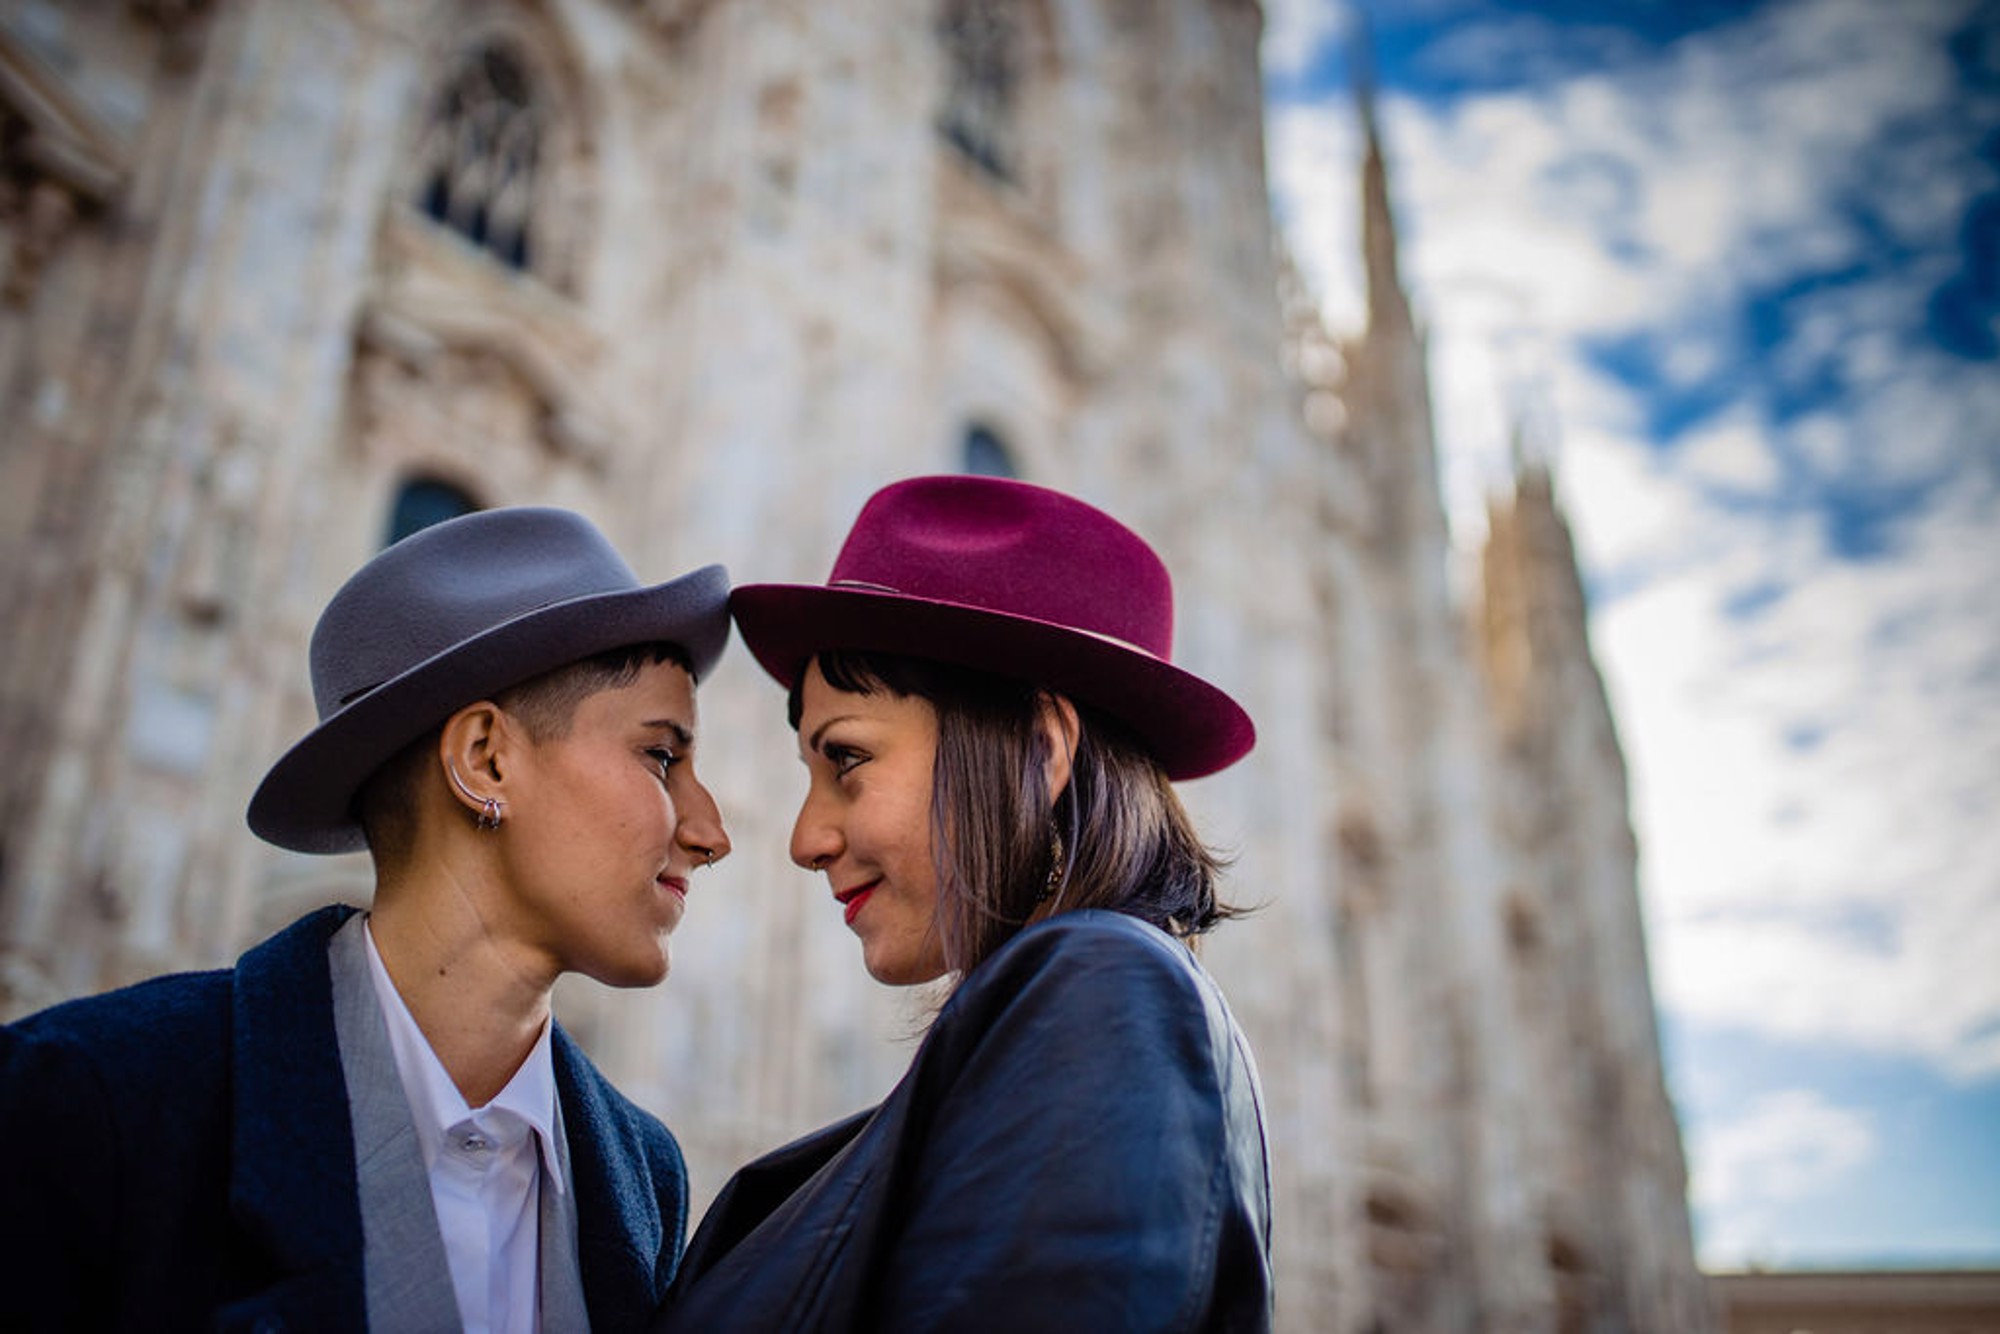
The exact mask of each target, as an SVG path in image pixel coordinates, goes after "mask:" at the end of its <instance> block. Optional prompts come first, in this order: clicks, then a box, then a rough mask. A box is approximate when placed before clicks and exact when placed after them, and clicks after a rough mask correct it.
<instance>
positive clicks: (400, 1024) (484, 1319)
mask: <svg viewBox="0 0 2000 1334" xmlns="http://www.w3.org/2000/svg"><path fill="white" fill-rule="evenodd" d="M363 936H364V938H365V939H366V940H367V942H368V973H369V977H370V978H371V979H372V980H373V981H374V983H375V998H376V1000H377V1002H378V1003H379V1004H380V1005H381V1007H382V1017H383V1019H384V1020H386V1021H387V1022H388V1027H389V1046H390V1049H391V1050H392V1051H393V1052H394V1054H395V1057H396V1073H397V1074H398V1075H399V1076H400V1077H401V1078H402V1081H403V1093H404V1096H406V1097H407V1098H408V1099H409V1100H410V1115H411V1119H412V1120H414V1121H415V1122H416V1127H417V1142H418V1144H419V1145H421V1146H422V1148H423V1154H424V1167H425V1169H426V1171H427V1172H428V1173H429V1175H430V1186H431V1201H432V1203H433V1204H435V1205H436V1207H437V1219H438V1229H439V1231H440V1232H442V1233H443V1234H444V1253H445V1259H446V1260H447V1261H448V1262H449V1263H450V1265H451V1285H452V1289H453V1291H454V1292H455V1293H456V1294H457V1296H458V1312H459V1315H460V1317H461V1318H462V1319H463V1320H464V1322H465V1330H466V1334H538V1331H539V1330H540V1329H541V1311H540V1307H541V1292H540V1286H541V1285H540V1279H541V1236H540V1233H541V1197H540V1195H539V1193H538V1191H539V1187H540V1184H541V1183H542V1182H548V1183H550V1184H552V1185H553V1186H554V1187H555V1189H556V1190H558V1191H564V1192H566V1191H567V1190H568V1183H566V1182H565V1181H564V1180H563V1174H562V1166H561V1160H560V1159H559V1158H558V1157H557V1155H556V1148H555V1121H556V1075H555V1062H554V1059H553V1057H552V1056H551V1055H550V1049H549V1025H548V1024H547V1023H546V1022H545V1023H543V1025H542V1035H541V1037H540V1038H538V1039H536V1041H535V1046H534V1049H533V1050H532V1051H530V1052H529V1053H528V1059H527V1060H525V1061H523V1062H522V1063H521V1068H520V1069H519V1070H517V1071H515V1072H514V1077H513V1078H512V1079H511V1080H509V1081H508V1083H507V1087H506V1088H504V1089H501V1090H500V1092H499V1094H498V1095H497V1096H496V1097H495V1098H494V1099H493V1101H491V1102H489V1103H487V1104H486V1105H485V1106H484V1107H481V1108H478V1109H476V1110H475V1109H473V1108H471V1107H468V1106H467V1105H466V1101H465V1097H464V1095H463V1094H461V1093H460V1092H459V1091H458V1086H457V1085H456V1084H454V1083H452V1080H451V1076H450V1075H449V1074H447V1073H446V1072H445V1068H444V1065H443V1063H442V1062H440V1061H439V1060H438V1058H437V1053H436V1052H434V1051H432V1050H431V1044H430V1042H429V1040H428V1039H426V1038H425V1037H424V1034H423V1030H422V1029H420V1028H418V1027H417V1021H416V1020H415V1019H413V1018H411V1016H410V1009H409V1006H407V1005H405V1004H404V1003H403V998H402V995H401V994H400V993H398V992H397V990H396V984H395V983H394V982H391V981H390V980H389V970H388V969H387V968H385V967H383V966H382V956H381V954H379V953H378V952H377V951H376V949H375V936H374V932H373V928H372V925H371V927H370V929H369V930H368V931H366V932H364V933H363Z"/></svg>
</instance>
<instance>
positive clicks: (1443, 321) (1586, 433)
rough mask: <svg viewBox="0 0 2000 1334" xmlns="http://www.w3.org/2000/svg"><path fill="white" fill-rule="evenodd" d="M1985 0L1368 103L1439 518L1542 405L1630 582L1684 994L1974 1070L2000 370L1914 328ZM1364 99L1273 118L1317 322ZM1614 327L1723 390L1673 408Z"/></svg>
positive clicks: (1669, 914)
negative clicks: (1379, 110) (1682, 424)
mask: <svg viewBox="0 0 2000 1334" xmlns="http://www.w3.org/2000/svg"><path fill="white" fill-rule="evenodd" d="M1969 12H1970V11H1969V8H1968V7H1967V6H1966V5H1964V4H1945V3H1939V4H1929V5H1922V6H1901V5H1898V6H1884V5H1879V4H1872V3H1868V0H1795V2H1794V3H1780V4H1773V5H1769V6H1766V7H1765V8H1764V9H1763V10H1761V11H1760V12H1759V13H1758V14H1757V15H1756V16H1753V17H1751V18H1749V19H1746V20H1744V21H1742V22H1739V23H1737V24H1734V25H1730V26H1727V27H1724V28H1720V29H1716V30H1712V31H1710V32H1707V33H1704V34H1698V35H1696V36H1694V37H1690V38H1688V39H1685V40H1683V41H1681V42H1678V43H1676V44H1674V45H1673V46H1671V47H1669V48H1666V49H1665V50H1664V51H1663V52H1662V53H1661V54H1660V55H1659V56H1658V57H1657V58H1656V59H1655V60H1653V62H1652V63H1650V64H1643V63H1627V64H1626V65H1624V66H1622V67H1621V68H1619V69H1618V70H1617V71H1616V75H1615V77H1613V76H1611V75H1606V74H1598V73H1586V74H1581V75H1577V76H1575V77H1570V78H1568V79H1566V80H1557V81H1554V82H1550V83H1547V84H1545V85H1543V86H1541V87H1539V88H1537V90H1536V91H1534V92H1533V93H1522V92H1502V93H1494V94H1490V95H1482V96H1477V97H1469V98H1464V99H1461V100H1460V101H1458V102H1457V103H1456V104H1455V105H1453V106H1452V107H1450V108H1449V109H1447V110H1444V111H1439V110H1437V109H1435V108H1433V107H1428V106H1426V105H1424V104H1420V103H1416V102H1412V101H1408V100H1401V99H1390V100H1389V101H1388V103H1387V105H1386V106H1385V108H1384V125H1385V133H1386V135H1387V138H1388V144H1387V147H1388V150H1389V153H1390V156H1391V171H1392V176H1393V180H1394V184H1395V189H1396V191H1397V203H1398V205H1399V207H1400V210H1401V220H1402V223H1403V231H1404V234H1405V238H1406V244H1405V249H1404V254H1405V263H1406V268H1407V270H1408V272H1407V277H1408V280H1409V282H1410V283H1411V285H1412V287H1413V288H1414V289H1415V296H1416V300H1417V303H1418V306H1419V309H1420V311H1422V312H1423V313H1424V315H1425V316H1426V317H1427V318H1428V320H1429V323H1430V328H1431V349H1432V355H1433V373H1434V381H1435V396H1436V400H1437V418H1438V423H1439V430H1440V440H1441V446H1442V448H1443V452H1444V458H1443V466H1444V476H1445V485H1446V489H1447V508H1448V510H1449V512H1450V514H1451V516H1452V520H1453V523H1454V526H1455V528H1456V529H1457V531H1458V532H1459V534H1460V536H1461V539H1462V540H1467V541H1471V540H1476V539H1477V537H1478V535H1479V533H1480V528H1481V521H1482V517H1483V502H1484V495H1485V492H1486V490H1487V489H1488V488H1489V487H1490V485H1491V484H1492V482H1493V480H1494V478H1495V477H1496V476H1498V475H1499V474H1500V473H1501V472H1502V470H1503V469H1504V467H1505V459H1506V456H1507V444H1508V437H1509V434H1510V429H1511V422H1510V414H1511V415H1513V416H1522V415H1525V416H1527V417H1529V418H1530V419H1531V420H1534V421H1535V422H1537V423H1538V424H1539V425H1540V426H1542V427H1543V428H1544V429H1550V428H1551V427H1552V430H1553V434H1554V435H1555V437H1556V441H1557V447H1558V470H1559V482H1560V485H1561V489H1562V492H1563V495H1564V497H1565V500H1566V502H1567V504H1568V506H1569V509H1570V512H1571V515H1572V519H1573V522H1574V524H1575V526H1576V529H1577V536H1578V543H1579V548H1580V550H1581V552H1582V553H1583V557H1584V560H1585V564H1586V566H1587V568H1588V569H1589V571H1590V573H1591V575H1592V577H1593V579H1594V581H1595V583H1596V585H1597V586H1598V587H1599V588H1600V589H1602V590H1608V591H1609V593H1610V594H1611V596H1609V597H1608V598H1606V599H1604V600H1602V601H1601V602H1600V605H1599V610H1598V615H1597V623H1596V625H1595V626H1594V633H1595V642H1596V644H1597V646H1598V650H1599V652H1600V655H1601V657H1602V659H1603V663H1604V667H1605V671H1606V676H1607V680H1608V683H1609V685H1610V687H1611V689H1612V692H1613V696H1614V705H1615V707H1616V708H1617V710H1618V715H1619V719H1620V726H1621V733H1622V736H1623V739H1624V741H1625V744H1626V749H1627V751H1628V756H1629V759H1630V761H1631V769H1632V773H1633V783H1634V813H1635V823H1636V825H1637V827H1638V830H1639V833H1640V838H1641V848H1642V857H1643V867H1642V874H1643V876H1644V878H1645V885H1646V889H1647V893H1648V913H1649V923H1650V931H1651V940H1652V948H1653V954H1654V960H1655V970H1654V971H1655V979H1656V982H1657V984H1658V986H1659V988H1660V991H1661V993H1662V996H1663V997H1664V1000H1665V1003H1666V1004H1667V1005H1668V1006H1669V1007H1671V1008H1672V1009H1674V1010H1676V1011H1678V1012H1680V1013H1682V1014H1684V1015H1689V1016H1693V1017H1698V1018H1701V1019H1704V1020H1709V1021H1713V1022H1716V1023H1721V1024H1728V1025H1737V1026H1741V1027H1744V1028H1748V1029H1752V1030H1756V1031H1759V1032H1762V1033H1765V1034H1771V1035H1777V1036H1782V1037H1787V1038H1810V1039H1816V1040H1824V1041H1834V1042H1844V1043H1851V1044H1858V1045H1861V1046H1865V1047H1868V1048H1871V1049H1876V1050H1882V1051H1908V1052H1913V1053H1915V1054H1918V1055H1920V1056H1922V1057H1924V1058H1926V1059H1928V1060H1929V1061H1931V1062H1933V1063H1934V1064H1935V1065H1936V1066H1937V1067H1939V1068H1940V1069H1943V1070H1946V1071H1948V1072H1951V1073H1954V1074H1957V1075H1961V1076H1973V1075H1981V1074H1990V1073H1992V1072H1995V1071H2000V969H1996V968H1995V967H1993V965H1992V963H1991V960H1993V959H1995V958H2000V475H1996V474H2000V452H1996V451H1995V449H1994V446H1993V425H1992V423H1994V422H1996V421H2000V377H1995V376H1993V375H1992V374H1991V367H1990V366H1988V365H1974V364H1970V363H1965V362H1960V361H1957V360H1955V359H1953V358H1952V357H1951V356H1950V355H1949V354H1947V353H1944V352H1942V351H1941V350H1937V349H1935V348H1928V347H1926V346H1925V345H1923V344H1922V343H1921V341H1920V340H1919V339H1917V338H1915V337H1914V336H1913V335H1914V334H1915V331H1917V330H1918V329H1919V328H1920V327H1921V320H1922V317H1923V302H1924V300H1925V298H1926V296H1927V294H1928V292H1929V290H1930V289H1931V287H1932V286H1933V285H1935V284H1936V283H1937V282H1938V281H1941V280H1942V278H1943V277H1945V276H1946V275H1947V274H1948V273H1949V272H1950V271H1951V266H1953V265H1955V264H1956V263H1957V262H1958V260H1957V256H1956V251H1955V246H1956V232H1957V227H1958V220H1959V218H1960V217H1961V216H1962V214H1963V210H1964V208H1965V206H1966V205H1967V203H1968V201H1969V198H1970V193H1971V191H1972V190H1973V189H1975V188H1981V187H1982V184H1983V187H1984V188H1991V182H1990V180H1985V179H1984V178H1982V177H1980V175H1979V173H1978V171H1977V170H1974V169H1972V168H1971V167H1970V162H1971V157H1970V153H1971V147H1972V144H1973V142H1974V137H1975V135H1976V132H1977V131H1976V128H1975V127H1973V126H1972V125H1971V124H1970V123H1969V121H1968V120H1967V118H1965V117H1964V116H1963V115H1962V114H1961V112H1962V108H1960V107H1959V106H1957V105H1956V104H1955V103H1954V102H1952V100H1951V99H1952V98H1954V97H1955V96H1956V93H1955V91H1954V81H1953V76H1952V74H1951V71H1950V69H1949V68H1948V66H1947V64H1946V63H1945V62H1946V57H1945V54H1944V46H1945V44H1944V35H1945V34H1946V33H1947V32H1948V31H1949V30H1950V28H1951V27H1952V25H1953V24H1954V23H1957V22H1960V21H1962V19H1963V17H1964V16H1965V15H1966V14H1967V13H1969ZM1530 36H1532V34H1530ZM1510 40H1512V39H1510ZM1502 45H1504V43H1503V42H1501V41H1500V40H1499V39H1498V38H1494V39H1493V40H1492V41H1490V42H1489V43H1488V49H1489V50H1490V49H1499V48H1500V47H1501V46H1502ZM1476 46H1477V43H1475V42H1473V41H1471V40H1470V39H1468V41H1467V42H1466V43H1465V44H1464V45H1463V46H1462V47H1461V48H1460V52H1459V56H1458V57H1457V58H1460V59H1467V60H1469V59H1472V58H1473V55H1474V54H1476V51H1475V47H1476ZM1348 121H1349V113H1348V112H1347V111H1346V109H1345V108H1344V107H1341V106H1338V105H1335V106H1331V107H1312V108H1307V107H1299V108H1293V109H1291V110H1288V111H1284V112H1281V113H1280V114H1279V115H1278V116H1277V117H1276V118H1274V121H1273V134H1272V140H1271V145H1272V168H1273V170H1272V178H1273V181H1274V184H1275V186H1276V188H1277V189H1278V191H1279V192H1280V195H1281V197H1282V198H1283V199H1284V200H1285V201H1286V211H1285V215H1284V216H1285V217H1286V219H1287V222H1288V232H1289V235H1290V237H1291V240H1292V244H1293V245H1294V247H1295V248H1296V249H1297V250H1298V251H1299V253H1300V256H1301V262H1302V267H1303V268H1304V269H1305V270H1306V272H1307V274H1308V275H1309V277H1311V278H1312V279H1313V280H1315V281H1316V282H1319V283H1320V284H1321V286H1322V290H1328V291H1332V292H1335V293H1336V294H1337V296H1336V298H1335V300H1333V301H1332V302H1330V303H1329V322H1330V323H1332V324H1334V326H1335V327H1336V328H1341V327H1347V328H1352V327H1356V326H1358V324H1359V323H1360V319H1359V304H1360V303H1359V282H1358V280H1357V278H1356V277H1355V275H1354V271H1353V267H1352V265H1353V261H1352V260H1351V259H1350V258H1349V257H1350V256H1352V255H1353V254H1354V253H1355V251H1356V250H1357V249H1358V247H1357V246H1356V244H1355V237H1354V228H1353V225H1352V222H1351V217H1352V213H1353V210H1354V204H1353V202H1352V198H1353V197H1352V193H1351V190H1352V187H1351V184H1346V183H1351V182H1352V180H1353V179H1354V176H1355V171H1354V164H1355V159H1356V157H1357V156H1358V153H1357V145H1356V141H1355V137H1354V134H1353V132H1352V129H1351V126H1350V125H1349V123H1348ZM1891 127H1893V129H1892V128H1891ZM1336 185H1340V186H1343V187H1344V188H1336ZM1857 204H1862V205H1865V208H1864V209H1863V212H1865V214H1866V218H1867V224H1866V225H1863V224H1862V223H1861V222H1859V221H1857V217H1858V215H1857V212H1856V207H1857ZM1884 233H1886V234H1887V236H1888V237H1889V239H1891V240H1893V241H1894V242H1895V243H1896V244H1897V245H1898V246H1899V247H1901V248H1903V249H1904V250H1905V251H1906V252H1907V253H1910V254H1912V255H1914V256H1916V258H1915V259H1913V260H1911V261H1909V262H1908V263H1907V264H1905V265H1904V266H1903V267H1902V268H1901V269H1893V268H1892V269H1887V270H1883V271H1881V272H1875V273H1869V272H1866V271H1863V270H1854V271H1853V272H1849V273H1846V274H1844V275H1843V280H1842V281H1841V282H1839V283H1834V284H1827V285H1824V286H1820V287H1817V288H1811V287H1808V288H1807V289H1805V290H1804V291H1803V292H1802V293H1799V294H1797V295H1795V296H1793V297H1792V298H1791V299H1789V300H1788V301H1787V303H1786V304H1785V305H1784V307H1783V310H1782V316H1783V318H1782V319H1781V320H1779V321H1778V322H1777V323H1776V324H1775V325H1773V326H1772V336H1773V337H1774V338H1775V340H1776V341H1775V344H1774V345H1772V346H1761V345H1759V344H1758V343H1757V342H1756V341H1755V340H1752V339H1750V338H1749V337H1748V336H1747V334H1746V332H1745V329H1744V324H1743V312H1744V310H1745V308H1746V304H1747V303H1748V302H1750V301H1751V300H1753V299H1754V298H1756V297H1758V296H1759V295H1760V294H1765V293H1768V292H1770V291H1772V290H1776V289H1781V288H1787V287H1788V286H1790V285H1793V284H1795V283H1796V282H1797V280H1798V278H1799V276H1800V275H1801V274H1811V273H1815V272H1822V271H1828V270H1835V269H1846V268H1848V267H1849V266H1853V265H1855V264H1857V262H1858V261H1860V260H1863V259H1865V258H1867V257H1869V256H1871V255H1875V254H1879V253H1880V252H1881V250H1882V240H1883V238H1884ZM1607 340H1626V341H1627V342H1629V343H1631V345H1633V346H1635V347H1637V348H1639V349H1640V350H1641V351H1642V352H1643V353H1644V354H1645V355H1647V356H1649V357H1650V361H1649V362H1648V365H1649V367H1650V369H1651V371H1652V374H1653V378H1654V379H1655V381H1656V382H1658V383H1659V384H1661V385H1662V386H1664V390H1663V392H1665V393H1669V394H1671V393H1675V392H1702V393H1706V394H1707V395H1708V397H1709V399H1710V400H1711V406H1713V407H1714V409H1715V410H1713V411H1712V412H1710V413H1709V415H1707V416H1705V417H1703V418H1702V419H1701V420H1700V421H1699V424H1698V425H1696V426H1695V427H1694V428H1693V429H1690V430H1688V431H1687V432H1686V433H1685V434H1684V435H1682V436H1681V437H1680V438H1678V439H1674V440H1671V441H1662V440H1660V439H1658V438H1656V435H1655V431H1656V428H1655V426H1654V424H1653V423H1654V419H1653V418H1652V417H1650V416H1649V411H1648V409H1649V405H1648V404H1647V403H1646V402H1645V401H1644V400H1642V399H1641V398H1640V397H1638V396H1637V395H1636V394H1635V393H1634V392H1633V391H1632V390H1631V389H1630V388H1629V387H1628V385H1626V384H1625V383H1624V382H1622V381H1620V380H1619V379H1617V378H1614V377H1613V376H1611V375H1609V374H1608V373H1607V372H1606V370H1605V368H1604V366H1603V364H1602V363H1601V361H1599V360H1597V359H1595V358H1594V357H1593V355H1592V352H1593V349H1595V348H1601V347H1603V346H1605V345H1606V342H1607ZM1829 387H1830V388H1829ZM1788 394H1792V395H1797V397H1796V399H1795V401H1793V402H1792V403H1791V404H1790V408H1788V409H1787V410H1786V411H1782V412H1781V411H1778V410H1777V405H1780V404H1784V403H1785V402H1786V399H1785V396H1786V395H1788ZM1799 407H1805V408H1807V409H1808V410H1805V411H1793V410H1791V409H1796V408H1799ZM1899 496H1900V497H1902V498H1903V500H1905V501H1907V502H1908V504H1907V506H1906V512H1903V513H1901V514H1899V515H1893V516H1890V517H1886V518H1880V519H1871V518H1870V516H1869V515H1867V514H1866V513H1864V512H1863V511H1864V510H1865V508H1866V506H1868V505H1870V504H1880V503H1883V502H1884V501H1885V499H1894V498H1896V497H1899ZM1871 523H1872V524H1873V525H1874V526H1873V527H1872V528H1871V527H1870V526H1869V525H1870V524H1871ZM1843 524H1844V525H1846V529H1847V531H1843V530H1842V525H1843ZM1868 540H1872V541H1874V542H1875V543H1876V544H1877V549H1875V550H1873V551H1872V552H1867V551H1866V548H1867V542H1868ZM1843 543H1845V544H1846V545H1847V546H1848V547H1850V548H1858V549H1861V550H1863V551H1864V553H1865V554H1868V558H1867V559H1864V560H1855V559H1848V558H1845V557H1846V556H1851V555H1853V554H1855V553H1854V550H1849V551H1847V552H1845V553H1843V550H1842V544H1843Z"/></svg>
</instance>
